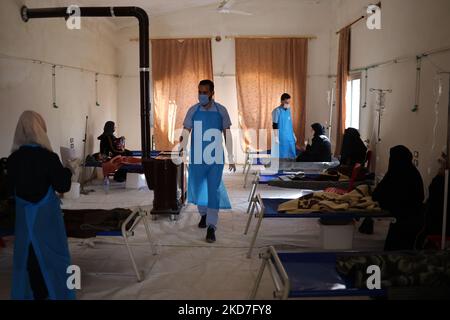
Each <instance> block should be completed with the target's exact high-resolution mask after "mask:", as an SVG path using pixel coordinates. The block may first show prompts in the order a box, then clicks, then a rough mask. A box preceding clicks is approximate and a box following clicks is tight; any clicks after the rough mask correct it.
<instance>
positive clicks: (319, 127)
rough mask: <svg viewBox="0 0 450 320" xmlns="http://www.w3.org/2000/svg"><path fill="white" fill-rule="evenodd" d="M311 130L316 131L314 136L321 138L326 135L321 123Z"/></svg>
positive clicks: (314, 125) (313, 126) (315, 124)
mask: <svg viewBox="0 0 450 320" xmlns="http://www.w3.org/2000/svg"><path fill="white" fill-rule="evenodd" d="M311 128H312V129H313V130H314V136H315V137H320V136H323V135H325V127H324V126H322V125H321V124H320V123H314V124H313V125H312V126H311Z"/></svg>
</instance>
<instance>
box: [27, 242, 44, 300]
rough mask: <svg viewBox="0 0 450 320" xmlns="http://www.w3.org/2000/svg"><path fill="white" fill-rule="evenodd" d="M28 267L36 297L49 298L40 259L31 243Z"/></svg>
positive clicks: (37, 298) (36, 298)
mask: <svg viewBox="0 0 450 320" xmlns="http://www.w3.org/2000/svg"><path fill="white" fill-rule="evenodd" d="M27 269H28V277H29V279H30V286H31V291H33V296H34V299H35V300H46V299H47V298H48V290H47V286H46V284H45V280H44V277H43V276H42V272H41V267H40V266H39V261H38V259H37V257H36V254H35V252H34V249H33V245H31V244H30V247H29V250H28V261H27Z"/></svg>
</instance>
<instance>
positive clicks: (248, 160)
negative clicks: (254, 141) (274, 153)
mask: <svg viewBox="0 0 450 320" xmlns="http://www.w3.org/2000/svg"><path fill="white" fill-rule="evenodd" d="M270 156H271V150H267V151H252V150H250V149H247V151H246V152H245V161H244V172H243V173H244V188H247V183H248V177H249V174H250V172H251V170H252V168H253V167H254V166H258V167H261V168H264V167H265V166H266V165H268V164H269V163H270Z"/></svg>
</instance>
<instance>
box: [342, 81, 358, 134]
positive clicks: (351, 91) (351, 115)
mask: <svg viewBox="0 0 450 320" xmlns="http://www.w3.org/2000/svg"><path fill="white" fill-rule="evenodd" d="M346 103H347V108H346V109H347V110H346V115H345V127H346V128H355V129H358V130H359V114H360V107H361V74H357V75H353V76H350V78H349V80H348V81H347V95H346Z"/></svg>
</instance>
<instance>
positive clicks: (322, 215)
mask: <svg viewBox="0 0 450 320" xmlns="http://www.w3.org/2000/svg"><path fill="white" fill-rule="evenodd" d="M290 200H293V199H263V198H261V196H260V195H257V196H256V201H254V202H253V203H252V205H251V210H250V214H249V217H248V220H247V225H246V227H245V232H244V235H247V234H248V231H249V229H250V225H251V221H252V218H253V215H255V217H256V218H257V219H258V222H257V224H256V228H255V231H254V233H253V237H252V240H251V243H250V248H249V251H248V254H247V257H248V258H249V259H250V258H251V255H252V252H253V249H254V247H255V243H256V238H257V237H258V232H259V230H260V228H261V224H262V221H263V219H264V218H267V219H308V218H309V219H311V218H315V219H323V220H327V219H331V220H333V221H336V220H343V221H345V220H354V219H358V218H381V219H382V218H392V215H391V214H390V213H389V212H387V211H339V212H310V213H301V214H290V213H280V212H278V207H279V205H280V204H282V203H285V202H287V201H290Z"/></svg>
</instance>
